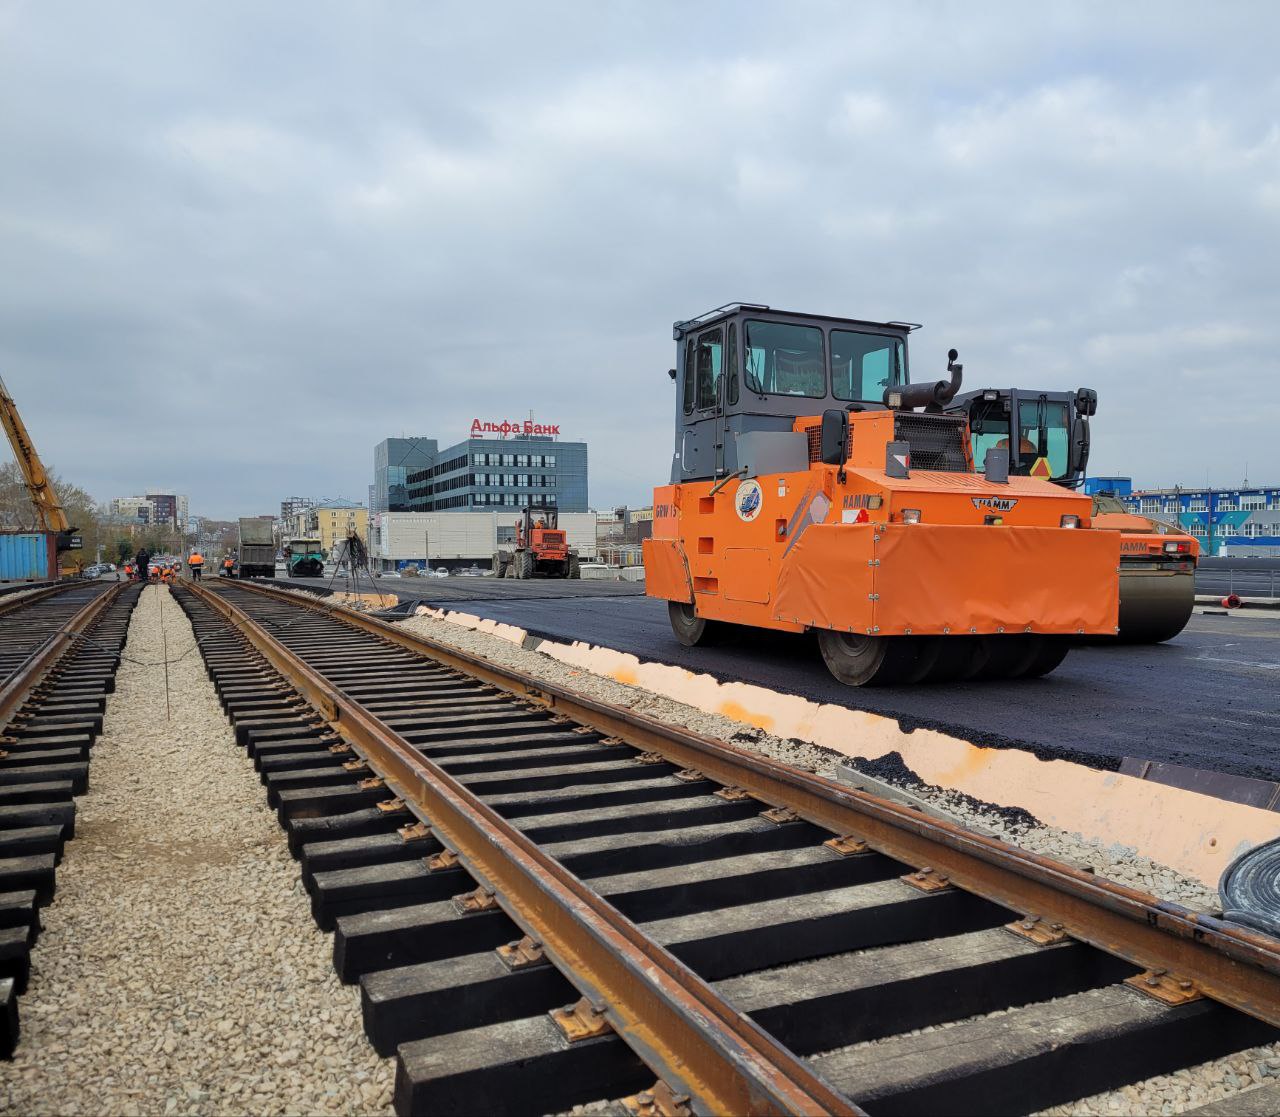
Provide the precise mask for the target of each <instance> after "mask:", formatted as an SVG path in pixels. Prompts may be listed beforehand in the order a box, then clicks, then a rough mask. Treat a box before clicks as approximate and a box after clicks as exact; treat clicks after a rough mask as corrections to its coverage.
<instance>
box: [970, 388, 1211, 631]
mask: <svg viewBox="0 0 1280 1117" xmlns="http://www.w3.org/2000/svg"><path fill="white" fill-rule="evenodd" d="M946 410H947V411H948V413H952V414H957V415H963V416H964V417H965V418H967V419H968V421H969V428H970V433H971V439H972V450H973V456H974V460H975V461H976V462H977V463H978V466H979V469H980V470H981V463H982V460H983V456H984V454H985V452H986V450H987V449H989V448H992V447H996V448H1007V449H1008V451H1009V472H1010V473H1012V474H1017V475H1019V476H1024V477H1040V478H1043V479H1045V480H1048V481H1053V482H1055V483H1056V484H1059V485H1062V486H1065V487H1067V488H1078V487H1079V486H1080V485H1081V484H1083V482H1084V478H1085V471H1086V470H1087V469H1088V466H1089V448H1090V442H1091V438H1090V431H1089V420H1090V419H1091V418H1092V417H1093V416H1094V415H1095V414H1096V413H1097V410H1098V394H1097V392H1094V391H1093V390H1092V389H1089V388H1080V389H1079V390H1078V391H1075V392H1041V391H1028V390H1025V389H1021V388H982V389H980V390H978V391H974V392H965V393H963V394H961V395H957V396H956V397H955V399H953V400H952V401H951V402H950V403H948V404H947V406H946ZM1090 517H1091V520H1092V524H1093V527H1094V528H1095V529H1097V530H1105V531H1115V532H1118V533H1119V534H1120V620H1119V632H1118V633H1117V636H1118V638H1119V639H1120V640H1121V641H1123V642H1126V643H1144V644H1145V643H1158V642H1160V641H1162V640H1169V639H1172V638H1173V637H1174V636H1177V635H1178V633H1179V632H1181V631H1182V630H1183V629H1184V628H1185V627H1186V625H1187V622H1188V621H1189V620H1190V619H1191V613H1192V610H1193V608H1194V606H1195V592H1196V591H1195V573H1196V564H1197V563H1198V561H1199V558H1200V544H1199V542H1198V541H1197V540H1196V539H1195V537H1194V536H1192V535H1188V534H1187V533H1186V532H1184V531H1183V530H1182V529H1181V528H1179V527H1177V526H1175V525H1173V524H1166V523H1163V522H1162V521H1160V520H1157V519H1150V518H1148V517H1146V516H1140V515H1137V514H1136V513H1133V512H1130V511H1129V510H1128V509H1127V508H1125V506H1124V505H1123V504H1121V503H1120V501H1119V500H1117V499H1115V497H1114V496H1110V495H1107V494H1101V493H1100V494H1095V495H1094V496H1093V497H1092V501H1091V512H1090Z"/></svg>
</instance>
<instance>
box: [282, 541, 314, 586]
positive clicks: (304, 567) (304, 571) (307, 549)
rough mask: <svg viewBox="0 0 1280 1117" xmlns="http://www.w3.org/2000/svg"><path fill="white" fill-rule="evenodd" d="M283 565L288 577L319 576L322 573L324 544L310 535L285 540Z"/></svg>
mask: <svg viewBox="0 0 1280 1117" xmlns="http://www.w3.org/2000/svg"><path fill="white" fill-rule="evenodd" d="M284 565H285V569H286V570H288V572H289V577H290V578H319V577H320V576H321V575H322V574H323V573H324V545H323V544H322V543H321V542H320V540H319V539H314V538H311V537H310V536H307V537H305V538H304V537H301V536H299V537H298V538H296V539H289V540H286V541H285V545H284Z"/></svg>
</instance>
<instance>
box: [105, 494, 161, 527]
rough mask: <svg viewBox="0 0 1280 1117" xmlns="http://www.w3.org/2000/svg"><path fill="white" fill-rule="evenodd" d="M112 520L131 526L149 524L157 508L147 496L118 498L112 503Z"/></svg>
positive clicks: (110, 506)
mask: <svg viewBox="0 0 1280 1117" xmlns="http://www.w3.org/2000/svg"><path fill="white" fill-rule="evenodd" d="M109 508H110V511H111V518H112V519H114V520H120V521H122V522H125V523H131V524H149V523H151V522H152V517H153V516H154V515H155V506H154V505H153V504H152V503H151V501H149V500H148V499H147V498H146V497H145V496H118V497H115V498H113V499H112V500H111V501H110V504H109Z"/></svg>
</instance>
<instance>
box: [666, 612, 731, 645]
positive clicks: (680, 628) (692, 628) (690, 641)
mask: <svg viewBox="0 0 1280 1117" xmlns="http://www.w3.org/2000/svg"><path fill="white" fill-rule="evenodd" d="M667 616H668V617H669V618H670V619H671V631H672V632H674V633H675V635H676V639H677V640H679V641H680V643H682V644H683V645H684V646H685V647H686V648H697V647H706V645H708V644H714V643H715V642H716V639H717V638H718V637H719V636H720V625H719V624H718V623H717V622H716V621H709V620H707V618H706V617H700V616H698V614H697V612H696V610H695V609H694V607H693V606H692V605H686V604H685V603H684V602H683V601H668V602H667Z"/></svg>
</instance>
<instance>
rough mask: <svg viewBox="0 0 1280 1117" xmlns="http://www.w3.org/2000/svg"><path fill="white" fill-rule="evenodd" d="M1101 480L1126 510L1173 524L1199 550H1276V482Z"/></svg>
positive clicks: (1279, 501) (1279, 544) (1279, 521)
mask: <svg viewBox="0 0 1280 1117" xmlns="http://www.w3.org/2000/svg"><path fill="white" fill-rule="evenodd" d="M1106 480H1107V481H1109V482H1113V484H1110V485H1108V486H1107V489H1106V490H1103V491H1110V492H1113V493H1114V494H1115V495H1116V496H1117V497H1118V499H1119V500H1120V501H1121V502H1122V503H1123V504H1124V506H1125V507H1126V508H1127V509H1128V510H1129V511H1130V512H1137V513H1139V514H1141V515H1143V516H1153V517H1155V518H1156V519H1160V520H1164V521H1166V522H1168V523H1171V524H1177V525H1178V526H1179V527H1180V528H1182V530H1183V531H1185V532H1186V533H1187V534H1188V535H1194V536H1195V537H1196V538H1197V539H1199V540H1200V546H1201V548H1202V551H1203V553H1204V554H1207V555H1228V556H1231V557H1233V558H1247V557H1250V556H1254V557H1271V556H1276V555H1280V486H1276V485H1260V486H1257V487H1254V486H1241V487H1239V488H1229V489H1218V488H1183V487H1181V486H1179V485H1175V486H1174V487H1173V488H1171V489H1134V488H1132V486H1131V485H1130V484H1129V479H1128V478H1127V477H1110V478H1106ZM1094 491H1097V489H1095V490H1094Z"/></svg>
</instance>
